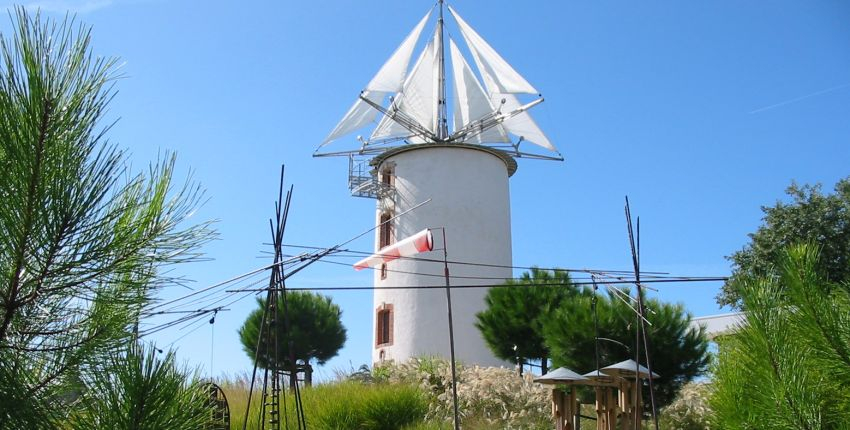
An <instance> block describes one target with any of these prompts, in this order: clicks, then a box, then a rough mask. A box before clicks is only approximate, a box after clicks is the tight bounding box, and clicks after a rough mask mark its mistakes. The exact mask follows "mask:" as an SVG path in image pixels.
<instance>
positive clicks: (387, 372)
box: [372, 357, 551, 429]
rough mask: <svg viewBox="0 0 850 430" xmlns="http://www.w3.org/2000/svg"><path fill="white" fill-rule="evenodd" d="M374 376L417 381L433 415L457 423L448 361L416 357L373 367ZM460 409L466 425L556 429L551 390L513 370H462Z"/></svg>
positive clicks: (386, 380)
mask: <svg viewBox="0 0 850 430" xmlns="http://www.w3.org/2000/svg"><path fill="white" fill-rule="evenodd" d="M372 375H373V378H374V380H375V381H377V382H379V383H385V384H387V383H388V384H416V385H418V386H419V387H420V388H421V389H422V390H423V391H424V392H426V393H428V394H429V396H430V397H429V398H430V406H429V408H428V417H429V419H430V420H432V421H438V422H446V421H451V420H452V416H453V409H454V408H453V406H452V392H451V369H450V366H449V363H448V362H447V361H446V360H443V359H438V358H430V357H420V358H412V359H410V360H408V361H407V362H406V363H402V364H393V363H387V364H384V365H382V366H380V367H377V368H375V369H373V372H372ZM457 375H458V386H457V395H458V409H459V411H460V414H461V421H462V424H463V427H464V428H472V429H475V428H500V429H538V428H540V429H547V428H550V427H551V416H550V391H549V389H548V388H546V387H543V386H542V385H540V384H537V383H534V382H532V380H531V375H526V376H525V377H519V376H517V374H516V373H515V372H513V371H512V370H510V369H505V368H497V367H478V366H473V367H464V366H459V367H458V371H457Z"/></svg>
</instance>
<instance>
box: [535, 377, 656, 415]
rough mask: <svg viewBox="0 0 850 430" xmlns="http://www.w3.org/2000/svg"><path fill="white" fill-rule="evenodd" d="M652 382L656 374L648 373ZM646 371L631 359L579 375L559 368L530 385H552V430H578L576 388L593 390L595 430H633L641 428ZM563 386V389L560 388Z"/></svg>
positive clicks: (578, 411) (578, 413)
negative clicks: (553, 418)
mask: <svg viewBox="0 0 850 430" xmlns="http://www.w3.org/2000/svg"><path fill="white" fill-rule="evenodd" d="M651 375H652V379H655V378H658V374H656V373H654V372H653V373H652V374H651ZM649 377H650V372H649V370H648V369H647V368H646V367H643V366H641V365H639V364H638V363H636V362H635V361H634V360H626V361H622V362H620V363H616V364H612V365H610V366H608V367H604V368H602V369H600V370H594V371H591V372H588V373H586V374H584V375H579V374H577V373H576V372H573V371H572V370H570V369H567V368H566V367H560V368H558V369H555V370H553V371H551V372H549V373H547V374H545V375H543V376H539V377H537V378H534V382H537V383H541V384H549V385H554V386H555V387H553V388H552V415H553V416H554V417H555V429H556V430H578V428H579V426H578V422H579V419H578V417H579V416H580V413H581V410H580V409H579V403H578V397H577V395H576V386H579V385H583V386H588V387H593V389H594V391H595V394H596V430H635V429H641V428H642V422H641V419H642V418H643V399H642V398H641V390H640V388H641V384H642V383H643V380H646V379H649ZM561 386H566V387H567V390H564V389H562V388H561Z"/></svg>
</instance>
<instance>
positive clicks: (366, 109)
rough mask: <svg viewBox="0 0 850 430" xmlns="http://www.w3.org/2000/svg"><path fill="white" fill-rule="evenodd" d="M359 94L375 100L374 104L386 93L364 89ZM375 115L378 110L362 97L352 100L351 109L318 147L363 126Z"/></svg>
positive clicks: (381, 99)
mask: <svg viewBox="0 0 850 430" xmlns="http://www.w3.org/2000/svg"><path fill="white" fill-rule="evenodd" d="M361 96H363V97H364V98H367V99H369V100H370V101H372V102H375V103H376V104H381V102H382V101H383V98H384V96H386V93H385V92H381V91H364V92H363V94H361ZM377 116H378V111H377V110H376V109H375V108H373V107H372V106H369V104H368V103H366V102H364V101H363V99H360V98H358V99H357V101H356V102H354V105H353V106H351V109H349V110H348V113H346V114H345V116H344V117H342V120H341V121H340V122H339V124H337V125H336V127H335V128H334V129H333V131H332V132H331V134H329V135H328V137H327V138H325V141H324V142H322V144H321V145H319V148H321V147H323V146H325V145H327V144H328V143H331V142H332V141H333V140H336V139H338V138H340V137H342V136H345V135H346V134H348V133H352V132H354V131H356V130H357V129H360V128H363V127H365V126H366V125H367V124H369V123H370V122H373V121H375V118H377Z"/></svg>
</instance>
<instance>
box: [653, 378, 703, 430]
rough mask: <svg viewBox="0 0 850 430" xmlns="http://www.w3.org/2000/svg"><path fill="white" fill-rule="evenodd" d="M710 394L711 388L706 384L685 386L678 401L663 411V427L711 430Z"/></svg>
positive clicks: (674, 429)
mask: <svg viewBox="0 0 850 430" xmlns="http://www.w3.org/2000/svg"><path fill="white" fill-rule="evenodd" d="M710 393H711V387H710V386H709V384H708V383H706V382H690V383H687V384H685V385H684V386H683V387H682V389H681V390H679V394H678V395H677V396H676V399H675V400H673V402H672V403H670V404H669V405H668V406H667V407H665V408H664V409H662V410H661V413H660V414H659V415H660V420H659V421H660V425H661V427H662V428H664V429H669V430H710V429H711V422H710V419H711V409H709V407H708V397H709V395H710Z"/></svg>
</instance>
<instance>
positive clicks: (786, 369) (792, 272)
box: [710, 245, 850, 429]
mask: <svg viewBox="0 0 850 430" xmlns="http://www.w3.org/2000/svg"><path fill="white" fill-rule="evenodd" d="M818 258H819V255H818V248H817V247H816V246H813V245H798V246H793V247H790V248H788V250H787V251H786V253H785V255H784V257H782V258H781V259H780V260H778V261H777V265H776V268H777V269H776V272H775V273H774V274H772V275H770V276H749V275H742V276H739V277H737V278H736V279H735V280H734V281H733V282H734V283H735V284H736V285H735V288H736V291H739V292H740V295H741V300H742V302H743V305H744V306H743V307H744V310H745V313H746V322H745V323H743V324H742V326H741V327H740V328H739V329H738V330H737V331H736V332H734V333H732V334H730V335H727V336H724V337H723V338H722V339H721V340H720V342H719V354H718V359H717V362H716V365H715V367H714V369H713V373H714V382H713V385H714V389H713V393H712V396H711V398H710V405H711V408H712V410H713V411H714V419H715V425H716V426H717V428H723V429H753V428H770V429H842V428H848V423H850V393H848V391H847V387H850V294H848V292H847V288H846V287H847V285H846V283H845V285H844V287H845V288H832V287H834V286H835V285H831V284H832V283H831V282H830V281H829V280H828V278H827V277H826V276H825V275H824V274H822V272H823V265H820V264H819V263H818Z"/></svg>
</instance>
